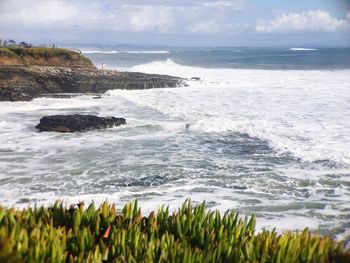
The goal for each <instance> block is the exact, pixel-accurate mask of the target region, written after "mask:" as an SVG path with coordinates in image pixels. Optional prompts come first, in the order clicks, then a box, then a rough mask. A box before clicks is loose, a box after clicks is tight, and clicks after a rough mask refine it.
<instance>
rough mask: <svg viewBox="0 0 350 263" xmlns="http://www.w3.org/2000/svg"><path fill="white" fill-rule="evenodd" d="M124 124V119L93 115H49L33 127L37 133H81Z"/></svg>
mask: <svg viewBox="0 0 350 263" xmlns="http://www.w3.org/2000/svg"><path fill="white" fill-rule="evenodd" d="M123 124H126V120H125V119H124V118H116V117H98V116H95V115H80V114H74V115H51V116H45V117H43V118H41V119H40V123H39V124H38V125H37V126H35V128H37V129H38V130H39V131H53V132H83V131H90V130H95V129H106V128H111V127H115V126H120V125H123Z"/></svg>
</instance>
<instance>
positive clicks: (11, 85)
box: [0, 66, 185, 101]
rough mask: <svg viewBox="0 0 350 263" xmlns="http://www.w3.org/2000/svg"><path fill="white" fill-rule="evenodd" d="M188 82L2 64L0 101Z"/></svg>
mask: <svg viewBox="0 0 350 263" xmlns="http://www.w3.org/2000/svg"><path fill="white" fill-rule="evenodd" d="M181 85H185V83H184V82H183V79H181V78H178V77H172V76H167V75H157V74H144V73H138V72H120V71H115V70H97V69H91V68H68V67H41V66H40V67H39V66H33V67H29V68H26V67H14V66H0V101H21V100H31V99H33V98H37V97H40V96H41V95H42V94H55V93H83V94H86V93H95V94H102V93H105V92H106V91H107V90H111V89H129V90H131V89H151V88H170V87H178V86H181Z"/></svg>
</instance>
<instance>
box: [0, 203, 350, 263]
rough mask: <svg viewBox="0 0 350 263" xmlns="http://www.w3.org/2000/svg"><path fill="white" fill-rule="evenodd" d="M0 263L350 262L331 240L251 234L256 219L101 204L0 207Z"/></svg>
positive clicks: (192, 209) (197, 209) (188, 206)
mask: <svg viewBox="0 0 350 263" xmlns="http://www.w3.org/2000/svg"><path fill="white" fill-rule="evenodd" d="M0 262H201V263H202V262H350V251H349V250H346V249H345V248H344V246H343V243H341V242H337V241H335V240H334V239H332V238H330V237H322V236H319V235H317V234H312V233H311V232H310V231H309V230H308V229H305V230H304V231H302V232H286V233H284V234H278V233H276V232H275V231H267V230H264V231H261V232H255V218H254V216H252V217H250V218H249V217H245V219H242V218H241V217H240V216H239V215H238V214H237V213H234V212H226V213H225V214H224V215H220V213H219V212H218V211H215V212H212V211H206V209H205V203H203V204H201V205H198V206H193V205H192V203H191V201H189V200H188V201H186V202H185V203H184V204H183V205H182V207H181V208H179V209H178V211H176V212H174V213H170V212H169V208H167V207H162V208H160V209H159V210H158V211H157V212H156V213H155V212H152V213H151V214H149V215H148V216H142V215H141V210H140V208H139V207H138V205H137V202H134V203H128V204H126V205H125V206H124V208H123V209H122V211H121V212H120V213H119V212H117V210H116V207H115V205H114V204H112V205H109V204H108V203H107V202H104V203H103V204H102V205H101V206H100V207H99V208H98V209H96V208H95V206H94V204H93V203H92V204H90V205H89V206H88V208H87V209H85V208H84V204H83V203H80V204H78V205H76V206H71V207H70V208H66V207H64V206H63V204H62V203H61V202H56V203H55V204H54V205H53V206H50V207H39V208H38V207H35V208H27V209H24V210H16V209H14V208H3V207H0Z"/></svg>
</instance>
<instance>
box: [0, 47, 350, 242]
mask: <svg viewBox="0 0 350 263" xmlns="http://www.w3.org/2000/svg"><path fill="white" fill-rule="evenodd" d="M82 52H83V54H84V55H86V56H87V57H89V58H90V59H91V60H92V61H93V62H94V64H95V65H96V66H97V67H98V68H100V67H101V65H102V63H103V64H104V68H105V69H118V70H122V71H137V72H145V73H160V74H169V75H174V76H179V77H183V78H187V79H188V81H187V83H188V86H183V87H178V88H166V87H164V88H162V89H150V90H111V91H108V92H107V93H106V94H104V95H103V96H102V98H101V99H92V97H90V96H80V97H75V98H70V99H68V98H67V99H55V98H38V99H35V100H33V101H30V102H0V171H1V172H0V185H1V191H0V204H1V205H9V206H16V207H25V206H28V205H34V204H38V205H41V204H43V205H48V204H52V203H53V202H54V201H55V200H57V199H59V200H62V201H64V203H65V204H71V203H76V202H79V201H85V203H89V202H91V201H92V200H94V201H95V203H97V204H99V203H101V202H103V201H104V200H106V199H107V200H109V201H110V202H115V203H116V204H117V207H119V208H121V207H122V206H123V204H124V203H125V202H128V201H132V200H135V199H138V200H139V203H140V205H141V207H142V209H143V212H144V213H149V212H150V211H152V210H154V209H157V208H158V207H160V206H161V205H162V204H165V205H169V207H170V209H171V210H174V209H176V208H177V207H178V206H179V205H180V204H181V203H182V202H183V201H184V200H186V199H187V198H191V200H192V201H193V202H194V203H195V204H197V203H200V202H203V201H206V204H207V207H208V208H209V209H212V210H214V209H219V210H220V211H221V212H225V211H226V210H228V209H234V210H235V211H238V212H240V213H241V214H242V215H244V214H248V215H251V214H252V213H255V215H256V217H257V228H258V229H262V228H267V229H273V228H276V229H277V230H278V231H285V230H296V229H303V228H304V227H309V228H310V229H312V230H313V231H316V232H319V233H321V234H327V235H328V234H329V235H332V236H335V237H336V238H339V239H349V237H350V136H349V135H350V49H349V48H301V47H291V48H161V49H159V48H144V49H140V48H139V49H136V48H132V49H131V48H130V49H126V48H119V49H118V48H114V49H113V48H104V49H101V48H100V47H95V48H89V49H82ZM74 113H80V114H95V115H99V116H116V117H124V118H126V120H127V125H125V126H121V127H116V128H112V129H107V130H99V131H91V132H86V133H73V134H57V133H46V132H42V133H40V132H37V131H36V130H35V128H34V127H35V125H36V124H37V123H38V122H39V119H40V118H41V117H42V116H44V115H52V114H74Z"/></svg>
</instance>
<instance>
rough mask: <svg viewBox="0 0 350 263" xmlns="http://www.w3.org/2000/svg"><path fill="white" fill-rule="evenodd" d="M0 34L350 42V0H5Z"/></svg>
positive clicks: (109, 40)
mask: <svg viewBox="0 0 350 263" xmlns="http://www.w3.org/2000/svg"><path fill="white" fill-rule="evenodd" d="M0 38H2V39H14V40H16V41H22V40H24V41H27V42H32V43H76V44H110V45H118V44H130V45H159V46H305V47H312V46H350V0H294V1H290V0H289V1H283V0H279V1H278V0H150V1H142V0H25V1H24V0H0Z"/></svg>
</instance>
